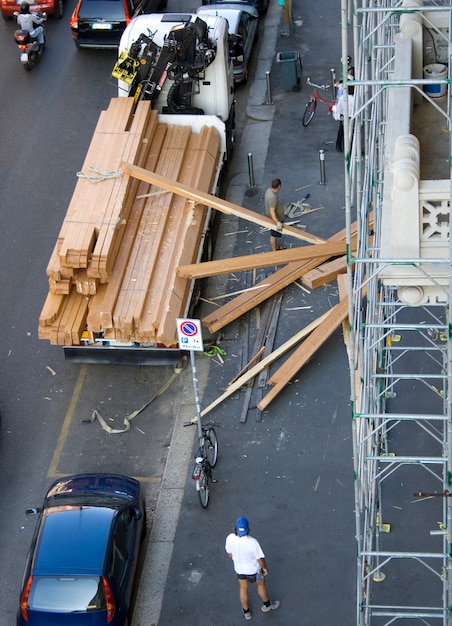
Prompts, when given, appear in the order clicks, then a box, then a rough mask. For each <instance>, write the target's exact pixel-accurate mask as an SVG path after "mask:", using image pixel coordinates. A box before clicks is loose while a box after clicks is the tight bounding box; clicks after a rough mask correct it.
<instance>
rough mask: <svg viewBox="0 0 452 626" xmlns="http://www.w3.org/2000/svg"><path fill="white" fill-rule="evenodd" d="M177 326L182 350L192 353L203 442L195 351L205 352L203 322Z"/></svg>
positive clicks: (188, 321)
mask: <svg viewBox="0 0 452 626" xmlns="http://www.w3.org/2000/svg"><path fill="white" fill-rule="evenodd" d="M176 324H177V338H178V341H179V348H181V349H182V350H188V351H189V352H190V365H191V373H192V378H193V391H194V395H195V406H196V418H197V422H198V439H199V441H201V440H202V422H201V402H200V400H199V385H198V374H197V371H196V361H195V350H198V351H199V352H203V351H204V344H203V341H202V332H201V322H200V320H194V319H181V318H178V319H177V320H176Z"/></svg>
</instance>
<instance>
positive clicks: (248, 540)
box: [225, 517, 280, 620]
mask: <svg viewBox="0 0 452 626" xmlns="http://www.w3.org/2000/svg"><path fill="white" fill-rule="evenodd" d="M249 531H250V527H249V523H248V520H247V519H246V517H239V518H238V520H237V521H236V523H235V528H234V532H233V533H231V534H229V535H228V536H227V537H226V544H225V550H226V553H227V555H228V557H229V558H230V559H232V561H233V563H234V571H235V573H236V575H237V580H238V583H239V597H240V604H241V605H242V611H243V615H244V617H245V619H247V620H250V619H251V618H252V615H251V611H250V607H249V602H248V585H249V583H254V582H255V583H256V585H257V593H258V594H259V596H260V597H261V599H262V602H263V605H262V607H261V609H262V611H263V612H264V613H267V612H268V611H272V610H275V609H277V608H278V607H279V605H280V601H279V600H274V601H273V602H271V601H270V599H269V596H268V591H267V585H266V583H265V576H266V575H267V574H268V568H267V563H266V562H265V554H264V553H263V551H262V548H261V547H260V545H259V543H258V541H257V540H256V539H254V537H251V536H250V535H249Z"/></svg>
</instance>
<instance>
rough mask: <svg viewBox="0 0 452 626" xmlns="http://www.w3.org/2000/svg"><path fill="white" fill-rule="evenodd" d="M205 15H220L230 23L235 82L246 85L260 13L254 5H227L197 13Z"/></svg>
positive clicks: (223, 3) (205, 7)
mask: <svg viewBox="0 0 452 626" xmlns="http://www.w3.org/2000/svg"><path fill="white" fill-rule="evenodd" d="M196 13H197V15H199V17H200V18H201V19H202V17H203V15H218V16H220V17H224V18H225V19H226V20H227V22H228V31H229V50H230V56H231V60H232V65H233V68H234V81H235V82H236V83H245V82H246V81H247V79H248V62H249V59H250V56H251V53H252V50H253V46H254V43H255V41H256V40H257V27H258V23H259V13H258V11H257V9H255V8H254V7H253V6H252V5H248V4H238V3H235V4H234V3H232V2H230V3H226V2H222V3H221V4H220V3H218V4H209V5H205V6H201V7H199V8H198V9H197V11H196Z"/></svg>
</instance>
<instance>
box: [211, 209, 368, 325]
mask: <svg viewBox="0 0 452 626" xmlns="http://www.w3.org/2000/svg"><path fill="white" fill-rule="evenodd" d="M351 230H352V234H353V235H354V234H355V233H356V231H357V222H354V223H353V224H352V227H351ZM345 239H346V229H345V228H344V229H342V230H340V231H339V232H337V233H335V234H334V235H332V236H331V237H330V238H329V239H328V242H329V243H333V242H335V241H345ZM325 261H328V258H327V257H321V258H319V259H317V260H313V261H303V262H299V263H289V264H288V265H286V266H285V267H283V268H282V269H280V270H278V271H276V272H275V273H274V274H272V275H271V276H268V277H267V278H265V280H263V281H261V282H260V283H258V284H257V285H256V286H255V287H254V288H253V289H255V292H254V293H247V292H245V293H243V294H241V295H239V296H238V297H237V298H235V299H234V300H231V301H229V302H227V303H226V304H224V305H223V306H222V307H219V308H217V309H215V311H212V313H210V314H209V315H206V316H205V317H204V318H203V319H202V320H201V322H202V325H203V326H206V327H207V328H208V329H209V331H210V332H212V333H215V332H217V331H218V330H220V329H221V328H223V327H224V326H226V325H227V324H230V323H231V322H233V321H234V320H236V319H237V318H238V317H240V316H241V315H243V314H244V313H246V312H247V311H249V310H250V309H252V308H254V307H255V306H257V305H258V304H260V303H261V302H264V300H266V299H267V298H270V297H271V296H273V295H274V294H275V293H277V292H278V291H280V290H281V289H284V287H287V285H290V284H291V283H293V282H295V281H296V280H298V279H299V278H301V277H302V276H303V274H306V272H309V271H310V270H312V269H314V268H315V267H317V266H318V265H320V264H321V263H323V262H325ZM231 295H232V294H231Z"/></svg>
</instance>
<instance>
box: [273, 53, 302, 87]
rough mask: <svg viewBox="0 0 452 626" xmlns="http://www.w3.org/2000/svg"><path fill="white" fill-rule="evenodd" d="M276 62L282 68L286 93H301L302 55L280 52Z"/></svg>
mask: <svg viewBox="0 0 452 626" xmlns="http://www.w3.org/2000/svg"><path fill="white" fill-rule="evenodd" d="M276 62H277V63H278V65H279V67H280V68H281V76H282V79H283V84H284V89H285V91H300V77H301V59H300V54H299V53H298V52H296V51H293V52H278V53H277V54H276Z"/></svg>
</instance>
